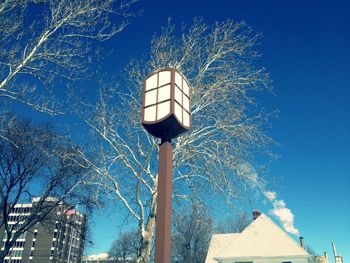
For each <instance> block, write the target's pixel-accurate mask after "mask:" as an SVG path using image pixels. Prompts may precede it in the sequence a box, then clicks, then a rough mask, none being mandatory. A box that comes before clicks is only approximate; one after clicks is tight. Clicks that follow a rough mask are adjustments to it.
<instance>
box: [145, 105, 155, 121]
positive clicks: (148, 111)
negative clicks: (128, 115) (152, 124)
mask: <svg viewBox="0 0 350 263" xmlns="http://www.w3.org/2000/svg"><path fill="white" fill-rule="evenodd" d="M143 119H144V120H145V121H155V120H156V105H154V106H150V107H147V108H145V115H144V116H143Z"/></svg>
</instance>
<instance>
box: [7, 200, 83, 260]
mask: <svg viewBox="0 0 350 263" xmlns="http://www.w3.org/2000/svg"><path fill="white" fill-rule="evenodd" d="M36 201H37V200H36V199H33V202H32V203H30V204H16V205H15V207H14V208H13V209H12V210H11V212H10V214H9V224H10V225H11V224H12V225H13V224H20V223H22V222H25V221H24V220H23V219H25V218H26V217H29V216H30V215H31V211H32V208H33V206H35V203H36ZM47 202H48V204H50V202H52V203H53V204H55V207H54V208H53V209H51V210H50V212H49V214H48V216H47V217H46V218H47V220H45V222H41V223H38V224H36V225H35V226H33V227H32V228H31V229H30V230H29V231H27V232H25V233H23V234H22V235H21V236H20V237H19V238H18V239H17V240H16V242H15V244H14V246H13V247H12V248H11V251H10V254H9V255H8V256H7V257H6V258H5V261H4V263H80V262H81V256H82V252H83V244H84V236H85V226H86V217H85V215H83V214H81V213H79V212H78V211H77V210H76V209H75V208H73V207H69V206H68V205H66V204H63V203H60V204H59V205H58V206H57V205H56V204H57V202H56V201H55V200H54V199H51V200H48V201H47ZM5 240H6V232H5V231H4V228H2V229H0V243H1V249H4V242H5Z"/></svg>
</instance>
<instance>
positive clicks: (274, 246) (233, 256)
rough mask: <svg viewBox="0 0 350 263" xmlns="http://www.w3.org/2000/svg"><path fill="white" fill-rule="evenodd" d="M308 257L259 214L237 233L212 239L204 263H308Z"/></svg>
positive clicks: (272, 223)
mask: <svg viewBox="0 0 350 263" xmlns="http://www.w3.org/2000/svg"><path fill="white" fill-rule="evenodd" d="M309 260H311V256H310V254H309V253H308V252H306V251H305V249H304V248H302V247H301V246H300V245H299V244H298V243H297V242H295V240H294V239H292V238H291V237H290V236H289V235H288V234H287V233H286V232H284V231H283V230H282V229H281V228H280V227H279V226H277V225H276V224H275V223H274V222H273V221H272V220H271V219H270V218H269V217H268V216H266V215H264V214H261V215H260V216H258V217H257V218H256V219H255V220H254V221H253V222H252V223H251V224H250V225H249V226H247V227H246V228H245V229H244V230H243V231H242V232H241V233H234V234H218V235H213V237H212V239H211V241H210V246H209V250H208V254H207V258H206V261H205V263H308V262H309Z"/></svg>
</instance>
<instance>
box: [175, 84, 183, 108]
mask: <svg viewBox="0 0 350 263" xmlns="http://www.w3.org/2000/svg"><path fill="white" fill-rule="evenodd" d="M175 100H176V101H177V102H178V103H179V104H180V105H182V92H181V91H180V90H179V89H178V88H177V87H175Z"/></svg>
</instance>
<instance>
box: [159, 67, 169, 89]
mask: <svg viewBox="0 0 350 263" xmlns="http://www.w3.org/2000/svg"><path fill="white" fill-rule="evenodd" d="M170 81H171V72H170V71H161V72H159V87H160V86H163V85H165V84H169V83H170Z"/></svg>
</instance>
